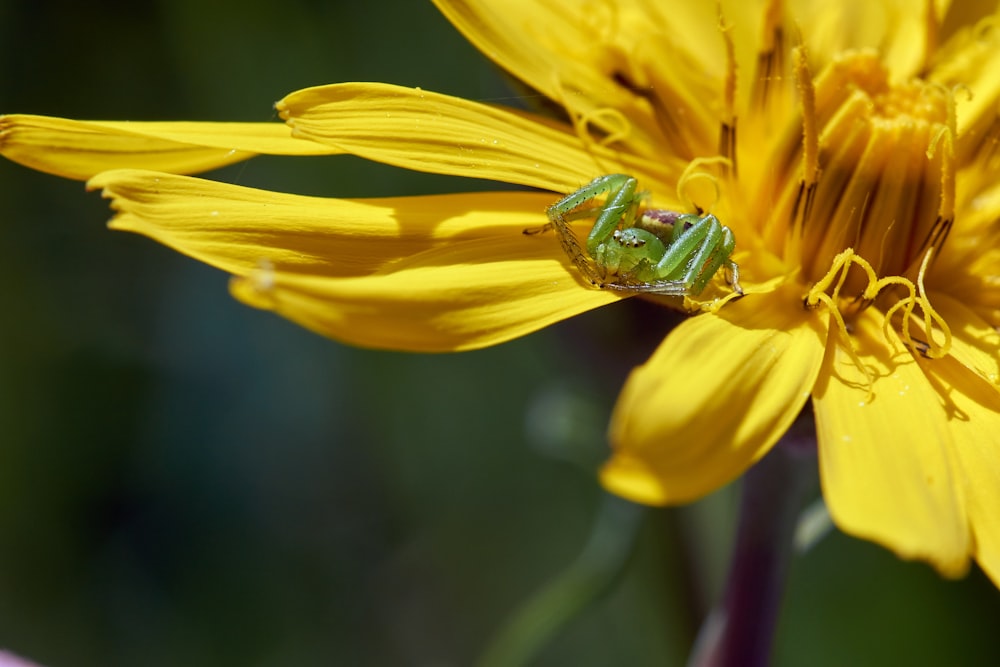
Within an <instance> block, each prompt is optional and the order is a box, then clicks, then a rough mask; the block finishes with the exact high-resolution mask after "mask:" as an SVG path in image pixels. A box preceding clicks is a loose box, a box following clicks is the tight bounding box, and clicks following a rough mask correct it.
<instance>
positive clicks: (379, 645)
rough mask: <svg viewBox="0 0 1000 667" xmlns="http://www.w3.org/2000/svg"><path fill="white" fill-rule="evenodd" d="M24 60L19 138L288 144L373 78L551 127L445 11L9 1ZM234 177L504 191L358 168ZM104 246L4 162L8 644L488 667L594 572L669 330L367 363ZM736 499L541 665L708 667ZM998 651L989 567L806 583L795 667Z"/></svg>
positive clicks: (550, 336) (615, 594)
mask: <svg viewBox="0 0 1000 667" xmlns="http://www.w3.org/2000/svg"><path fill="white" fill-rule="evenodd" d="M0 49H2V58H3V60H2V62H3V67H2V68H0V112H21V113H42V114H52V115H61V116H68V117H76V118H98V119H103V118H108V119H131V120H146V119H156V120H159V119H200V120H220V121H221V120H244V121H264V120H268V119H273V118H274V113H273V110H272V108H271V104H272V103H273V102H274V101H275V100H277V99H279V98H281V97H282V96H283V95H284V94H286V93H287V92H290V91H292V90H295V89H297V88H300V87H305V86H310V85H316V84H322V83H330V82H335V81H369V80H370V81H387V82H393V83H399V84H404V85H411V86H421V87H423V88H425V89H428V90H436V91H442V92H446V93H451V94H456V95H461V96H464V97H468V98H472V99H477V100H484V101H491V102H497V103H503V104H512V105H520V106H531V105H532V104H533V103H534V102H536V100H534V99H532V97H531V96H530V95H528V94H525V93H524V91H517V90H516V89H514V88H511V87H510V86H509V85H508V82H507V81H506V80H505V79H504V77H503V75H502V74H500V73H498V72H497V71H496V70H495V69H494V68H493V67H492V66H491V65H490V64H489V63H488V62H487V61H486V60H485V59H484V58H483V57H481V56H480V55H479V54H478V53H477V52H476V51H475V50H474V49H473V48H472V47H471V46H470V45H469V44H467V43H466V42H465V41H464V40H463V39H462V38H461V37H460V36H459V35H458V33H457V32H456V31H454V30H453V29H452V28H451V27H450V25H449V24H448V23H447V22H446V21H445V20H444V19H443V18H442V17H441V16H440V15H439V14H438V13H437V12H436V10H435V9H434V8H433V6H432V5H431V4H430V3H429V2H418V1H417V0H398V1H394V0H372V1H371V2H367V3H361V2H343V1H337V0H326V1H320V0H285V1H284V2H282V3H275V2H263V1H261V0H241V1H239V2H237V1H235V0H219V1H215V2H213V1H210V0H161V1H160V2H131V1H126V0H117V1H108V0H104V1H99V0H94V1H92V2H88V3H79V2H71V1H70V0H61V1H51V0H43V1H40V2H39V1H35V0H0ZM212 176H213V177H215V178H219V179H222V180H226V181H230V182H236V183H240V184H243V185H249V186H256V187H267V188H272V189H277V190H283V191H288V192H295V193H301V194H312V195H326V196H351V197H358V196H383V195H399V194H421V193H440V192H452V191H457V190H477V189H485V188H487V187H493V186H491V185H488V184H485V183H477V182H473V181H468V180H460V179H451V178H445V177H439V176H432V175H427V174H414V173H409V172H404V171H401V170H397V169H392V168H388V167H383V166H379V165H371V164H368V163H365V162H363V161H361V160H357V159H354V158H350V157H330V158H311V159H292V158H258V159H256V160H253V161H251V162H249V163H246V164H244V165H237V166H235V167H232V168H229V169H227V170H224V171H221V172H217V173H215V174H213V175H212ZM108 217H109V212H108V209H107V204H106V202H104V201H102V200H101V199H100V196H99V195H98V194H97V193H90V194H86V193H85V192H84V189H83V186H82V184H80V183H76V182H70V181H63V180H60V179H57V178H54V177H49V176H46V175H43V174H38V173H34V172H30V171H28V170H26V169H22V168H21V167H18V166H17V165H14V164H12V163H9V162H6V161H0V313H2V315H0V318H2V319H0V647H5V648H7V649H9V650H11V651H14V652H17V653H19V654H21V655H23V656H25V657H29V658H31V659H33V660H36V661H38V662H39V663H41V664H43V665H47V666H49V667H75V666H87V665H101V666H114V665H123V666H132V665H149V666H159V665H164V666H166V665H181V664H183V665H196V666H197V665H213V666H216V665H255V666H256V665H259V666H271V665H303V666H309V665H359V666H368V665H372V666H381V665H427V666H442V667H443V666H450V665H457V666H459V665H470V664H473V663H474V661H475V660H476V658H477V656H479V655H480V654H481V653H482V651H483V650H484V648H485V647H486V646H487V645H488V644H489V642H490V641H491V638H493V637H494V636H495V634H496V632H497V631H498V630H499V628H501V627H502V626H503V624H504V622H505V621H506V620H507V619H508V618H509V616H510V615H511V614H512V613H513V612H514V610H516V609H517V608H518V606H519V605H520V604H521V603H523V602H524V601H525V600H526V599H528V598H529V597H530V596H531V595H532V594H533V593H534V592H536V591H538V590H539V589H540V588H542V587H543V586H545V584H546V583H547V582H550V581H552V579H553V577H555V576H557V575H558V574H559V573H560V572H562V571H563V570H564V569H565V568H566V567H567V566H568V565H569V564H570V563H571V562H572V561H573V559H574V558H575V557H576V555H577V554H578V553H579V552H580V550H581V548H582V546H583V544H584V543H585V542H586V540H587V538H588V535H589V534H590V531H591V527H592V525H593V522H594V517H595V515H596V514H597V512H598V508H599V507H600V505H601V504H602V502H604V501H603V500H602V494H601V492H600V490H599V489H598V488H597V486H596V484H595V483H594V477H593V471H594V469H595V466H596V465H597V463H598V462H599V461H600V459H601V457H602V456H603V451H604V447H605V444H604V441H603V429H604V426H605V424H606V421H607V418H608V415H609V413H610V409H611V406H612V405H613V401H614V397H615V394H616V392H617V391H618V389H619V388H620V386H621V384H622V382H623V381H624V378H625V376H626V374H627V372H628V369H629V367H630V366H631V365H633V364H636V363H640V362H641V361H642V360H643V359H644V358H645V356H646V355H648V353H649V352H650V351H651V350H652V349H653V347H654V346H655V344H656V343H657V342H658V340H659V339H660V338H661V337H662V335H663V333H664V332H665V331H666V330H667V327H669V326H670V324H671V319H670V316H669V314H666V313H663V312H661V311H659V310H658V309H656V308H654V307H651V306H648V305H644V304H641V303H633V302H629V303H623V304H619V305H617V306H615V307H611V308H606V309H604V310H602V311H600V312H598V313H592V314H589V315H586V316H583V317H580V318H576V319H574V320H573V321H571V322H567V323H564V324H561V325H559V326H556V327H553V328H551V329H549V330H547V331H544V332H541V333H538V334H535V335H532V336H528V337H526V338H525V339H522V340H518V341H514V342H511V343H508V344H505V345H501V346H499V347H497V348H494V349H490V350H483V351H479V352H471V353H464V354H460V355H435V356H419V355H409V354H400V353H390V352H379V351H370V350H359V349H354V348H349V347H346V346H343V345H340V344H338V343H336V342H332V341H329V340H325V339H322V338H320V337H318V336H316V335H314V334H312V333H309V332H307V331H304V330H302V329H299V328H297V327H296V326H294V325H292V324H290V323H288V322H285V321H283V320H280V319H278V318H276V317H274V316H272V315H270V314H268V313H263V312H258V311H254V310H251V309H249V308H246V307H244V306H242V305H240V304H238V303H236V302H235V301H233V300H232V299H230V297H229V296H228V294H227V290H226V284H227V277H226V276H225V275H223V274H222V273H220V272H218V271H215V270H213V269H210V268H207V267H205V266H203V265H200V264H198V263H197V262H195V261H193V260H190V259H188V258H186V257H183V256H181V255H178V254H176V253H174V252H172V251H170V250H168V249H166V248H164V247H162V246H159V245H157V244H156V243H154V242H152V241H150V240H147V239H145V238H142V237H139V236H131V235H128V234H123V233H111V232H109V231H107V230H106V229H105V228H104V223H105V222H106V220H107V219H108ZM733 409H734V410H738V409H739V406H733ZM736 498H737V496H736V494H735V493H734V490H733V489H725V490H723V491H721V492H719V493H717V494H715V495H714V496H712V497H710V498H708V499H706V500H705V501H703V502H701V503H698V504H696V505H694V506H691V507H687V508H681V509H674V510H658V511H649V512H647V513H646V514H645V516H644V518H643V522H642V526H641V529H640V531H639V536H638V539H637V541H636V543H635V546H634V550H633V553H632V556H631V558H630V559H629V561H628V564H627V567H626V568H625V571H624V573H623V574H622V576H621V577H620V578H619V579H618V581H617V583H616V584H615V585H614V586H613V587H612V589H611V590H610V592H609V593H608V595H606V596H604V597H602V598H601V599H600V600H599V601H598V602H596V603H595V604H593V605H592V606H590V607H588V608H587V609H585V610H583V611H582V612H581V613H580V614H579V615H578V616H577V617H576V618H575V619H574V620H573V621H572V622H571V623H570V624H569V625H568V626H567V627H566V628H565V629H564V630H563V631H561V632H559V633H557V634H555V635H554V636H553V637H552V638H551V640H550V641H549V642H548V643H547V645H546V647H545V649H544V650H543V651H542V653H541V654H540V655H539V656H538V658H537V660H536V661H535V662H534V663H533V664H538V665H584V666H586V665H595V666H600V665H637V666H644V665H650V666H652V665H681V664H683V663H684V660H685V657H686V655H687V653H688V650H689V648H690V643H691V641H692V640H693V637H694V633H695V632H696V631H697V628H698V627H699V624H700V622H701V618H702V615H703V614H704V613H705V612H706V610H707V608H708V606H709V605H710V604H711V603H712V601H713V600H714V599H715V598H716V596H717V595H718V593H719V588H720V584H721V581H722V579H723V578H724V573H725V564H726V559H727V557H728V547H729V544H730V541H731V534H732V526H733V520H734V514H735V507H736ZM998 520H1000V515H998ZM608 539H615V538H614V535H612V536H610V537H609V538H608ZM998 628H1000V594H998V592H997V591H996V590H995V589H994V587H993V586H992V585H991V584H990V583H989V582H988V581H987V580H986V579H985V577H984V576H983V575H982V574H981V573H980V572H979V571H978V570H974V571H973V572H972V573H971V574H970V575H969V576H968V577H967V578H966V579H964V580H962V581H958V582H952V581H945V580H942V579H940V578H938V577H937V575H936V574H935V573H934V572H933V571H932V570H931V569H930V568H928V567H926V566H924V565H922V564H915V563H904V562H901V561H899V560H897V559H896V558H894V557H893V556H892V555H891V554H889V553H888V552H886V551H884V550H882V549H880V548H879V547H877V546H874V545H872V544H869V543H865V542H860V541H857V540H853V539H851V538H848V537H845V536H843V535H841V534H839V533H836V532H834V533H833V534H831V535H829V536H828V537H827V538H825V539H824V540H822V541H821V542H820V543H819V544H818V545H817V546H815V547H814V548H812V549H811V550H810V551H808V552H807V553H805V554H803V555H801V556H800V557H798V558H797V559H796V561H795V564H794V567H793V570H792V576H791V579H790V582H789V588H788V592H787V600H786V606H785V609H784V613H783V615H782V618H781V623H780V628H779V637H778V641H777V647H776V663H777V664H779V665H802V664H809V665H843V664H852V665H885V664H911V665H943V664H954V665H957V664H962V665H976V664H982V665H986V664H996V663H997V662H998V661H1000V633H998V632H997V629H998Z"/></svg>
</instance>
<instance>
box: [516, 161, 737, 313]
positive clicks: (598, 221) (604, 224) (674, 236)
mask: <svg viewBox="0 0 1000 667" xmlns="http://www.w3.org/2000/svg"><path fill="white" fill-rule="evenodd" d="M636 185H637V184H636V180H635V179H634V178H633V177H631V176H626V175H625V174H610V175H608V176H599V177H598V178H595V179H594V180H593V181H591V182H590V183H589V184H587V185H585V186H584V187H582V188H580V189H579V190H577V191H576V192H574V193H572V194H570V195H567V196H566V197H563V198H562V199H560V200H559V201H557V202H556V203H555V204H552V206H550V207H549V208H548V215H549V223H548V224H547V225H545V226H544V227H541V228H539V229H534V230H525V233H529V234H533V233H538V232H543V231H547V230H549V229H553V228H554V229H555V230H556V232H557V233H558V234H559V240H560V242H561V243H562V246H563V249H564V250H565V251H566V253H567V254H568V255H569V256H570V258H572V260H573V262H574V263H575V264H576V266H577V267H578V268H579V269H580V271H581V272H582V273H583V275H584V276H586V277H587V279H588V280H590V281H591V282H592V283H594V284H595V285H597V286H599V287H602V288H606V289H613V290H620V291H623V292H648V293H652V294H662V295H666V296H698V295H699V294H701V292H702V291H703V290H704V289H705V286H706V285H708V281H709V280H711V279H712V277H713V276H714V275H715V274H716V272H718V270H719V269H720V268H722V267H725V269H726V272H727V280H728V282H729V284H730V285H731V286H732V288H733V291H734V292H736V293H737V294H739V295H742V294H743V288H741V287H740V269H739V267H738V266H737V265H736V262H734V261H732V259H731V257H732V254H733V249H734V248H735V246H736V239H735V237H734V236H733V232H732V230H731V229H729V228H728V227H725V226H723V225H722V223H720V222H719V220H718V218H716V217H715V216H714V215H712V214H708V215H705V216H698V215H693V214H684V213H676V212H674V211H666V210H662V209H645V210H643V211H642V214H641V215H640V214H639V212H640V204H641V203H642V199H643V197H644V195H643V193H640V192H636ZM602 195H604V196H605V198H604V200H603V201H596V200H597V198H598V197H601V196H602ZM592 216H593V217H595V222H594V227H593V229H591V230H590V234H588V235H587V244H586V252H584V249H583V248H582V247H581V245H580V242H579V241H578V240H577V238H576V235H575V234H574V233H573V230H572V228H571V227H570V225H569V223H570V222H571V221H573V220H579V219H581V218H588V217H592Z"/></svg>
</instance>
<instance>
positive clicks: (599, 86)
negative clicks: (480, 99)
mask: <svg viewBox="0 0 1000 667" xmlns="http://www.w3.org/2000/svg"><path fill="white" fill-rule="evenodd" d="M435 4H436V5H437V6H438V8H439V9H440V10H441V12H442V13H443V14H444V15H445V16H447V17H448V20H449V21H451V22H452V24H454V25H455V27H456V28H458V29H459V30H460V31H461V32H462V34H463V35H465V37H466V38H467V39H468V40H469V41H470V42H472V43H473V44H474V45H475V46H476V47H477V48H478V49H479V50H480V51H482V52H483V53H484V54H486V55H487V56H488V57H489V58H491V59H492V60H494V61H495V62H496V63H497V64H498V65H500V66H501V67H503V68H504V69H506V70H507V71H509V72H510V73H511V74H513V75H514V76H515V77H517V78H518V79H520V80H521V81H524V82H525V83H527V84H528V85H529V86H530V87H531V88H533V89H535V90H538V91H540V92H541V93H542V94H544V95H545V96H546V97H548V98H549V99H551V100H553V101H555V102H556V103H557V104H559V105H561V106H563V107H566V108H568V109H571V110H572V111H573V113H575V114H576V115H577V116H579V117H585V118H587V119H589V121H590V122H591V123H592V124H593V125H594V126H595V127H596V128H599V129H600V130H602V131H603V132H605V133H607V134H612V135H617V134H623V135H624V136H623V137H622V138H621V142H622V145H623V146H624V147H626V148H625V151H626V152H629V153H633V154H636V155H645V156H647V157H654V158H655V157H657V155H658V154H659V155H671V156H673V155H677V156H682V157H685V158H686V159H691V158H693V157H695V156H697V155H705V154H711V153H712V152H714V150H715V148H716V142H717V137H718V118H717V112H718V110H717V109H714V108H712V107H711V104H712V102H714V101H715V99H716V98H717V96H718V94H719V92H720V91H719V89H718V88H717V87H713V86H715V85H716V82H718V81H720V80H721V76H722V74H723V73H724V68H725V48H724V42H723V40H722V36H721V34H720V32H719V30H718V10H717V8H716V5H715V4H714V3H704V2H693V3H673V4H672V5H671V6H670V7H669V9H664V10H662V11H658V9H657V6H656V5H655V4H654V3H648V2H625V1H620V2H614V3H592V4H590V5H588V6H586V7H581V5H580V3H579V2H576V1H574V0H557V1H555V2H533V1H532V0H512V1H511V2H506V3H503V4H502V5H501V4H498V3H495V2H487V1H485V0H464V1H463V0H435ZM681 35H683V37H679V36H681ZM664 63H671V64H672V66H670V67H664ZM657 147H660V150H659V151H658V150H657ZM654 151H657V152H654ZM678 173H679V172H678ZM674 181H676V176H675V177H673V178H672V179H671V180H670V182H674Z"/></svg>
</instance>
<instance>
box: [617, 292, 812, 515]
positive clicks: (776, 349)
mask: <svg viewBox="0 0 1000 667" xmlns="http://www.w3.org/2000/svg"><path fill="white" fill-rule="evenodd" d="M818 322H819V318H817V317H815V313H814V312H812V311H807V310H805V309H803V307H802V295H801V292H800V291H799V289H797V288H794V287H791V286H783V287H779V288H778V289H777V290H776V291H775V292H771V293H767V294H753V295H748V296H746V297H744V298H743V299H740V300H738V301H734V302H732V303H730V304H728V305H727V306H726V307H724V308H723V309H722V310H720V311H719V313H718V314H717V315H712V314H705V315H699V316H697V317H693V318H691V319H689V320H687V321H685V322H684V323H682V324H681V325H680V326H678V327H677V328H676V329H675V330H674V331H673V332H671V333H670V335H669V336H667V339H666V340H665V341H664V342H663V344H662V345H660V347H659V349H658V350H657V351H656V353H655V354H654V355H653V356H652V358H650V360H649V361H648V362H646V364H645V365H643V366H641V367H639V368H637V369H636V370H634V371H633V372H632V375H631V376H630V377H629V379H628V382H627V383H626V385H625V388H624V390H623V391H622V393H621V395H620V396H619V399H618V405H617V406H616V407H615V412H614V416H613V417H612V422H611V427H610V437H611V442H612V446H613V447H614V454H613V457H612V459H611V461H609V462H608V464H607V465H606V466H605V468H604V470H603V471H602V473H601V481H602V483H603V484H604V486H605V487H606V488H607V489H608V490H610V491H611V492H613V493H616V494H618V495H621V496H624V497H625V498H628V499H630V500H633V501H636V502H641V503H647V504H656V505H659V504H667V503H677V502H684V501H689V500H693V499H695V498H697V497H699V496H702V495H704V494H706V493H709V492H710V491H713V490H715V489H717V488H719V487H720V486H722V485H723V484H726V483H727V482H729V481H731V480H733V479H735V478H736V477H737V476H738V475H740V474H741V473H742V472H743V471H744V470H745V469H746V468H747V467H748V466H749V465H750V464H751V463H752V462H754V461H756V460H757V459H759V458H760V457H761V456H763V455H764V454H765V453H767V451H768V450H769V449H770V448H771V446H772V445H774V443H775V442H776V441H777V440H778V439H779V438H780V437H781V435H782V434H783V433H784V432H785V431H786V430H787V429H788V427H789V426H790V425H791V424H792V422H793V421H794V419H795V418H796V416H797V415H798V414H799V412H800V411H801V410H802V406H803V405H804V404H805V401H806V399H807V398H808V397H809V391H810V388H811V387H812V385H813V382H814V381H815V379H816V375H817V373H818V372H819V368H820V365H821V362H822V359H823V340H824V338H825V331H824V330H823V329H822V327H821V325H820V324H818Z"/></svg>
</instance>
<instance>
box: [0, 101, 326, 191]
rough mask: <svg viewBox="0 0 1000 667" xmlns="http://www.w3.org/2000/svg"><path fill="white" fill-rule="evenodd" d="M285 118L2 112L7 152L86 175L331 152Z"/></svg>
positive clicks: (183, 169) (0, 149) (30, 163)
mask: <svg viewBox="0 0 1000 667" xmlns="http://www.w3.org/2000/svg"><path fill="white" fill-rule="evenodd" d="M336 152H337V151H336V150H335V149H333V148H331V147H330V146H324V145H322V144H317V143H313V142H310V141H303V140H301V139H293V138H292V137H291V136H290V133H289V132H288V128H287V127H285V126H284V125H281V124H279V123H186V122H135V123H132V122H124V121H79V120H68V119H65V118H52V117H47V116H29V115H7V116H0V154H2V155H3V156H4V157H6V158H8V159H10V160H13V161H14V162H17V163H19V164H22V165H24V166H26V167H30V168H32V169H37V170H39V171H44V172H46V173H50V174H55V175H57V176H63V177H65V178H73V179H77V180H86V179H88V178H90V177H91V176H93V175H95V174H97V173H100V172H102V171H107V170H109V169H116V168H119V167H130V168H137V169H138V168H144V169H156V170H158V171H167V172H171V173H177V174H192V173H195V172H200V171H208V170H209V169H216V168H218V167H222V166H225V165H227V164H232V163H234V162H239V161H240V160H246V159H247V158H251V157H253V156H254V155H257V154H259V153H272V154H276V155H329V154H333V153H336Z"/></svg>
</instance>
